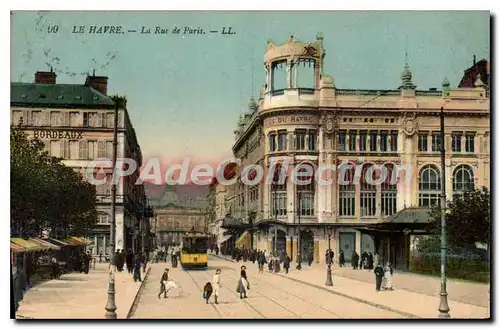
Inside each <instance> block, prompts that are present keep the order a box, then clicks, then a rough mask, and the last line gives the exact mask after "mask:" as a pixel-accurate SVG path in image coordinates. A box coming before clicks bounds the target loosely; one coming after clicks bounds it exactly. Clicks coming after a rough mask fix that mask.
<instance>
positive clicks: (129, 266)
mask: <svg viewBox="0 0 500 329" xmlns="http://www.w3.org/2000/svg"><path fill="white" fill-rule="evenodd" d="M125 260H126V263H127V272H128V273H129V274H132V273H133V271H134V253H133V252H132V249H129V250H128V253H127V256H126V257H125Z"/></svg>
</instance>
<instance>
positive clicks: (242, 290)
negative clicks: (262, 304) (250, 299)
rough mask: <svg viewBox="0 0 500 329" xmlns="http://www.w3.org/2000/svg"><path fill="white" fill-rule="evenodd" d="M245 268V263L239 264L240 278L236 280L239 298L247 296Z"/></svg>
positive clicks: (248, 286)
mask: <svg viewBox="0 0 500 329" xmlns="http://www.w3.org/2000/svg"><path fill="white" fill-rule="evenodd" d="M246 269H247V268H246V267H245V265H242V266H241V272H240V279H239V280H238V285H237V287H236V292H237V293H239V294H240V299H242V298H247V291H248V289H250V284H249V283H248V279H247V272H246Z"/></svg>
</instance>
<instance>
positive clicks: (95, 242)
mask: <svg viewBox="0 0 500 329" xmlns="http://www.w3.org/2000/svg"><path fill="white" fill-rule="evenodd" d="M94 246H95V251H92V253H93V254H94V253H95V255H97V254H99V245H98V244H97V235H94Z"/></svg>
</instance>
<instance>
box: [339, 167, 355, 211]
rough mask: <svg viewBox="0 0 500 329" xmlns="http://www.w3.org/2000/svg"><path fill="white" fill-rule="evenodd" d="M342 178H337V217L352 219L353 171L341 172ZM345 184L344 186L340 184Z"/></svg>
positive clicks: (353, 206) (353, 199) (353, 204)
mask: <svg viewBox="0 0 500 329" xmlns="http://www.w3.org/2000/svg"><path fill="white" fill-rule="evenodd" d="M341 172H343V173H344V177H339V179H340V181H339V215H340V217H352V216H354V215H355V213H356V212H355V207H356V186H355V184H354V183H353V178H354V170H352V169H351V170H347V171H341ZM340 182H343V183H344V182H345V183H346V184H343V183H340Z"/></svg>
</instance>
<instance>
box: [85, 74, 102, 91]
mask: <svg viewBox="0 0 500 329" xmlns="http://www.w3.org/2000/svg"><path fill="white" fill-rule="evenodd" d="M85 85H86V86H90V87H92V88H94V89H95V90H97V91H99V92H100V93H101V94H103V95H107V92H108V77H96V75H95V70H94V72H93V74H92V75H91V76H90V75H88V76H87V80H85Z"/></svg>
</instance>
